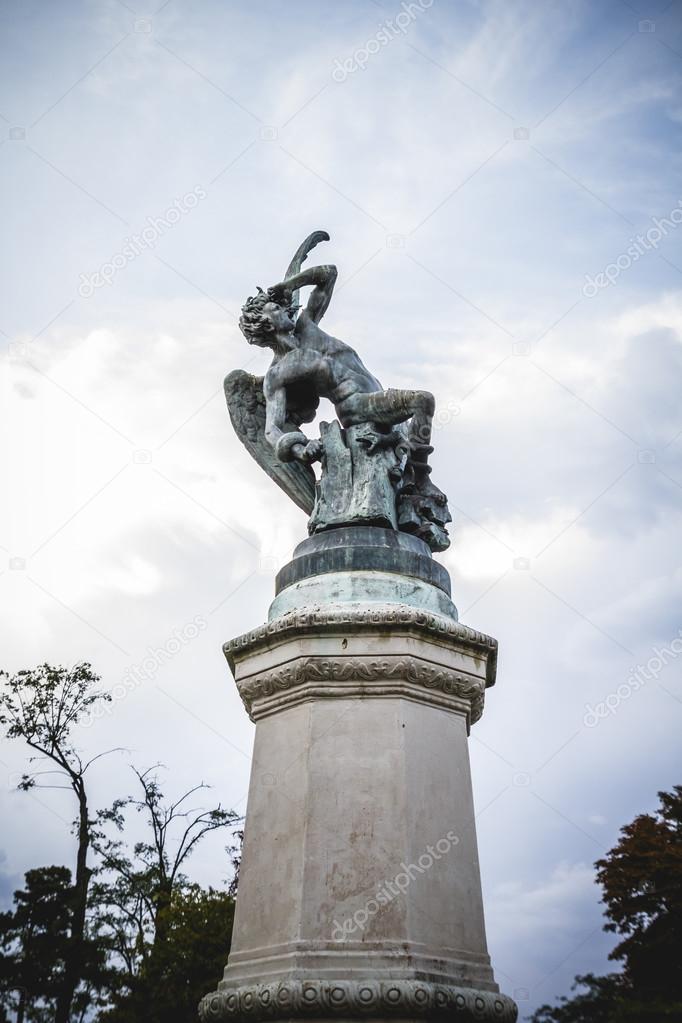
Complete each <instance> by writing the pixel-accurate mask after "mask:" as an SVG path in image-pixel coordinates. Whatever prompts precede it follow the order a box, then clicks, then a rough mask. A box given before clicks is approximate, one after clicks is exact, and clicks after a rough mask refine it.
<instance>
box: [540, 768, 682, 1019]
mask: <svg viewBox="0 0 682 1023" xmlns="http://www.w3.org/2000/svg"><path fill="white" fill-rule="evenodd" d="M658 796H659V799H660V806H659V807H658V809H657V810H656V811H655V812H654V813H653V814H640V815H639V816H638V817H636V818H635V819H634V821H632V823H631V824H627V825H625V827H623V828H621V832H620V838H619V840H618V842H617V844H616V845H615V846H614V847H613V849H610V850H609V852H608V853H607V854H606V856H605V857H604V858H603V859H601V860H597V862H596V864H595V866H596V868H597V880H598V881H599V883H600V884H601V886H602V892H603V894H602V901H603V903H604V904H605V906H606V909H605V916H606V918H607V923H606V924H605V925H604V930H606V931H611V932H614V933H617V934H620V935H622V936H623V940H622V941H620V942H619V944H618V945H616V947H615V948H614V949H613V951H612V952H611V954H610V957H609V958H610V959H613V960H617V961H620V962H621V963H622V966H623V969H622V973H618V974H607V975H606V976H604V977H595V976H593V975H592V974H588V975H587V976H585V977H576V984H575V985H574V990H575V989H576V988H581V987H582V988H586V991H584V992H581V993H578V994H576V995H575V996H574V997H572V998H561V999H560V1004H559V1005H557V1006H550V1005H543V1006H541V1008H539V1009H538V1010H537V1011H536V1012H535V1013H534V1014H533V1016H532V1017H531V1023H625V1021H631V1023H665V1021H670V1023H673V1021H675V1023H680V1021H682V961H681V957H680V950H681V949H682V786H680V785H676V786H675V787H674V788H673V791H672V792H659V793H658Z"/></svg>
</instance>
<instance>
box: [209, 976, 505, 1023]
mask: <svg viewBox="0 0 682 1023" xmlns="http://www.w3.org/2000/svg"><path fill="white" fill-rule="evenodd" d="M446 1015H447V1016H449V1017H451V1018H452V1019H455V1020H458V1021H461V1023H474V1021H475V1020H477V1021H479V1023H480V1021H496V1023H515V1021H516V1018H517V1015H518V1010H517V1007H516V1004H515V1003H514V1002H513V1001H512V999H511V998H508V997H507V996H506V995H502V994H496V993H495V992H492V991H480V990H478V989H476V988H467V987H456V986H454V985H450V984H432V983H428V982H425V981H412V980H387V981H376V980H354V981H350V980H339V981H335V980H325V981H321V980H286V981H281V982H279V983H277V982H275V983H272V984H255V985H253V986H249V987H240V988H233V989H229V988H227V989H225V990H222V991H215V992H213V993H212V994H210V995H206V996H205V997H204V998H202V1000H201V1002H200V1003H199V1016H200V1018H201V1020H202V1021H203V1023H219V1021H221V1020H231V1021H235V1023H237V1021H240V1020H253V1021H256V1020H266V1019H269V1020H272V1019H293V1018H297V1017H314V1018H318V1019H319V1018H334V1017H339V1016H340V1017H345V1018H348V1017H349V1016H361V1017H362V1016H365V1017H378V1018H383V1017H386V1016H390V1017H404V1018H409V1019H414V1018H415V1017H421V1018H429V1019H433V1018H434V1017H441V1016H442V1017H444V1016H446Z"/></svg>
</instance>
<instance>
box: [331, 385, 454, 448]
mask: <svg viewBox="0 0 682 1023" xmlns="http://www.w3.org/2000/svg"><path fill="white" fill-rule="evenodd" d="M434 409H435V400H434V397H433V395H432V394H430V393H429V392H428V391H408V390H402V389H398V388H394V387H391V388H389V389H388V390H387V391H372V392H370V393H369V394H353V395H351V396H350V397H349V398H346V399H345V401H343V402H341V403H340V405H339V407H338V409H337V411H338V415H339V418H340V420H341V422H342V424H343V425H344V426H356V425H357V424H358V423H378V424H379V425H381V426H396V425H397V424H398V423H405V422H407V420H408V419H409V420H411V422H410V427H409V435H410V440H411V442H412V440H414V443H415V444H428V443H429V442H430V440H431V424H432V422H433V413H434Z"/></svg>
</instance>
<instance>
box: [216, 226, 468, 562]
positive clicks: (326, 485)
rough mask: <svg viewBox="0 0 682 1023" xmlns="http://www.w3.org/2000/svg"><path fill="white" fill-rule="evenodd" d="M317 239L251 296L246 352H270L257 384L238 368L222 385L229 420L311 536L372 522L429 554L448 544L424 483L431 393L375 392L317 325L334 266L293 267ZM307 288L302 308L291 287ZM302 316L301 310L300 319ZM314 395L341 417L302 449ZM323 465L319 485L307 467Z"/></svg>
mask: <svg viewBox="0 0 682 1023" xmlns="http://www.w3.org/2000/svg"><path fill="white" fill-rule="evenodd" d="M321 241H329V235H328V234H327V233H326V232H325V231H315V232H313V233H312V234H311V235H309V236H308V238H306V240H305V241H304V242H303V243H302V245H301V246H300V247H299V248H298V250H297V252H296V254H295V255H294V258H293V260H292V261H291V263H290V264H289V267H288V269H287V272H286V274H285V276H284V279H283V280H282V281H280V282H279V283H278V284H275V285H272V286H271V287H269V288H268V289H267V290H266V291H263V290H262V289H260V288H259V289H258V293H257V294H256V296H255V297H252V298H249V299H247V301H246V303H245V304H244V306H243V308H242V315H241V318H240V321H239V325H240V328H241V330H242V333H243V334H244V336H245V337H246V339H247V341H248V342H249V344H255V345H258V346H259V347H263V348H270V349H271V350H272V352H273V360H272V363H271V365H270V367H269V369H268V371H267V373H266V374H265V377H264V378H263V377H255V376H252V375H251V374H249V373H246V372H244V371H243V370H236V371H234V372H232V373H230V374H229V375H228V377H227V378H226V380H225V394H226V398H227V404H228V408H229V411H230V416H231V419H232V423H233V425H234V428H235V431H236V432H237V434H238V436H239V438H240V439H241V440H242V442H243V443H244V444H245V445H246V447H247V449H248V450H249V452H250V453H251V455H252V456H253V457H254V458H255V459H256V461H257V462H258V463H259V465H261V467H262V468H264V469H265V471H266V472H267V473H268V475H270V476H271V477H272V479H273V480H274V481H275V482H276V483H277V484H278V485H279V486H280V487H281V488H282V489H283V490H284V491H285V492H286V493H287V494H288V495H289V497H291V498H292V500H293V501H295V502H296V504H298V505H299V507H300V508H302V509H303V510H304V511H305V512H306V513H307V514H309V515H310V516H311V517H310V521H309V527H308V528H309V532H311V533H317V532H322V531H323V530H325V529H330V528H333V527H335V526H341V525H353V524H358V525H360V524H361V525H380V526H384V527H389V528H392V529H398V530H401V531H404V532H408V533H412V534H414V535H416V536H418V537H419V538H420V539H423V540H425V541H426V543H427V544H428V545H429V547H430V548H431V550H434V551H442V550H445V549H446V548H447V547H448V546H449V542H450V541H449V538H448V535H447V531H446V528H445V527H446V525H447V523H448V522H450V521H451V517H450V513H449V511H448V508H447V500H446V497H445V495H444V494H443V493H442V492H441V491H440V490H439V489H438V488H437V487H436V486H435V485H434V484H433V483H432V481H431V479H430V473H431V466H430V465H429V462H428V456H429V455H430V454H431V452H432V451H433V448H432V447H431V429H432V421H433V414H434V398H433V395H432V394H430V393H429V392H428V391H420V390H397V389H389V390H383V389H382V386H381V384H380V383H379V381H378V380H377V379H376V377H374V376H373V375H372V374H371V373H370V372H369V370H367V368H366V367H365V366H364V364H363V363H362V361H361V359H360V357H359V356H358V354H357V352H355V351H354V349H353V348H351V347H350V346H349V345H347V344H345V343H344V342H343V341H340V340H338V339H337V338H335V337H332V336H331V335H330V334H327V333H326V332H325V331H323V330H322V329H321V328H320V327H319V322H320V320H321V319H322V317H323V316H324V314H325V312H326V311H327V308H328V307H329V303H330V301H331V297H332V292H333V289H334V284H335V282H336V276H337V271H336V267H334V266H331V265H324V266H314V267H310V268H309V269H307V270H301V267H302V264H303V262H304V261H305V260H306V258H307V256H308V253H309V252H310V251H311V250H312V249H313V248H314V247H315V246H316V245H317V244H318V243H319V242H321ZM303 287H312V288H313V290H312V293H311V295H310V298H309V299H308V303H307V305H306V307H305V309H302V310H300V307H299V305H298V295H299V290H300V289H301V288H303ZM299 310H300V311H299ZM320 398H328V399H329V400H330V401H331V402H332V404H333V405H334V408H335V411H336V415H337V417H338V420H336V421H334V422H333V423H331V424H329V423H322V424H321V436H320V439H319V440H309V439H308V438H307V437H306V435H305V434H304V433H303V432H302V431H301V429H300V427H301V425H302V424H303V423H309V422H312V420H313V419H314V418H315V414H316V412H317V408H318V405H319V402H320ZM317 461H320V462H321V466H322V472H321V477H320V479H319V481H317V480H316V478H315V474H314V472H313V469H312V463H314V462H317Z"/></svg>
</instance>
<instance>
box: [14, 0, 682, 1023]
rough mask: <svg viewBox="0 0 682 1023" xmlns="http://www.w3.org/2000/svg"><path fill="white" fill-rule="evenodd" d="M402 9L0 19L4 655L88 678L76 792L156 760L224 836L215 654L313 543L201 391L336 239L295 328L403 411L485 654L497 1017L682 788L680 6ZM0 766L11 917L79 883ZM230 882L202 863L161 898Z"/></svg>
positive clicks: (35, 807)
mask: <svg viewBox="0 0 682 1023" xmlns="http://www.w3.org/2000/svg"><path fill="white" fill-rule="evenodd" d="M401 10H403V9H402V8H401V7H400V6H399V5H398V4H395V3H392V2H390V0H386V2H384V0H381V2H379V0H374V2H370V0H354V2H350V3H343V4H332V3H331V2H328V3H319V2H310V3H307V2H302V0H289V2H287V3H284V2H283V0H279V2H274V0H255V2H253V3H249V4H244V3H228V2H217V0H216V2H210V0H195V2H194V3H189V2H188V0H167V2H166V3H163V4H161V5H160V7H158V9H156V10H154V9H151V8H149V7H146V6H143V0H132V2H131V3H128V2H124V0H110V2H107V0H91V2H87V0H83V2H80V3H78V2H73V3H70V2H66V0H57V2H54V3H47V2H42V3H41V2H32V0H23V2H4V3H3V4H2V7H1V8H0V19H1V22H0V24H1V30H2V31H1V33H0V34H1V37H2V40H3V43H2V49H3V53H2V60H1V61H0V80H1V83H2V100H1V102H0V135H1V136H2V139H1V141H0V176H1V180H0V203H1V204H2V225H3V237H4V240H5V242H6V243H7V244H6V245H5V247H4V253H3V257H2V258H3V265H2V281H3V285H4V297H3V301H2V304H1V306H0V331H1V340H2V342H3V345H4V348H5V354H4V356H3V360H2V365H1V367H0V373H1V374H2V379H3V397H4V400H3V405H2V415H3V417H4V426H5V433H4V436H5V444H4V445H3V453H2V459H3V462H2V478H3V481H4V482H5V485H6V491H5V493H6V497H5V500H4V502H3V507H2V527H1V531H0V544H1V545H2V551H1V552H0V590H1V591H2V599H3V640H2V666H4V667H5V668H6V669H8V670H16V669H18V668H23V667H28V666H31V665H33V664H36V663H38V662H40V661H43V660H49V661H51V662H57V663H59V662H61V663H65V664H72V663H74V662H76V661H78V660H82V659H87V660H90V661H91V662H92V663H93V665H94V666H95V667H96V669H97V670H98V671H99V672H100V673H101V674H102V676H103V679H104V684H105V685H106V687H107V688H108V689H110V690H113V691H114V692H115V694H118V697H119V698H117V699H115V700H114V702H113V704H112V705H111V708H110V711H111V712H110V713H109V714H107V715H106V716H105V717H103V718H102V719H101V720H98V721H96V722H95V723H94V724H93V725H92V727H91V728H89V729H84V730H82V731H81V734H80V737H79V741H80V743H81V745H82V747H83V748H84V749H86V750H88V751H90V752H93V753H94V752H97V751H100V750H102V749H105V748H108V747H111V746H124V747H127V748H128V749H129V750H130V753H124V754H119V755H114V756H113V757H112V758H109V759H107V760H105V761H103V762H100V763H99V764H98V765H97V767H96V769H94V770H93V773H92V778H91V793H92V794H91V799H92V802H93V804H95V805H104V804H105V803H106V802H107V801H108V800H110V799H112V798H113V797H114V796H116V795H119V794H121V793H122V792H126V791H129V790H130V777H129V775H130V772H129V767H128V764H129V763H130V762H134V763H136V764H137V765H138V766H139V767H146V766H149V765H150V764H154V763H156V762H161V763H163V764H165V765H166V766H167V768H168V771H167V774H166V776H165V781H166V785H167V788H168V790H169V791H170V792H172V793H178V792H181V791H183V790H184V788H186V787H189V786H190V785H191V784H194V783H196V782H197V781H199V780H202V779H203V780H205V781H206V782H208V783H210V784H212V785H213V786H214V788H215V792H214V796H215V799H220V800H221V801H222V802H223V804H224V805H227V806H230V807H234V808H235V809H237V810H238V811H240V812H242V813H243V811H244V808H245V795H246V789H247V783H248V776H249V763H250V751H251V744H252V739H253V729H252V726H251V725H250V724H249V722H248V719H247V717H246V713H245V711H244V710H243V708H242V706H241V703H240V701H239V698H238V696H237V693H236V690H235V687H234V684H233V682H232V679H231V676H230V674H229V670H228V668H227V666H226V664H225V662H224V659H223V656H222V653H221V644H222V642H223V641H224V640H226V639H228V638H231V637H233V636H236V635H237V634H239V633H240V632H243V631H245V630H247V629H249V628H251V627H254V626H256V625H258V624H259V623H260V622H262V621H263V620H264V618H265V615H266V612H267V607H268V604H269V602H270V600H271V598H272V595H273V581H274V574H275V571H276V569H277V567H279V566H280V565H281V564H283V563H284V562H285V561H286V560H288V557H289V555H290V553H291V549H292V548H293V546H294V545H295V543H296V542H297V541H299V540H300V539H302V537H303V536H304V535H305V518H304V516H303V514H302V513H301V512H299V511H298V510H297V509H296V508H295V507H294V505H293V504H291V502H289V501H288V499H287V498H286V497H285V495H284V494H282V493H281V492H280V491H279V490H277V488H276V487H275V486H274V485H273V484H272V483H271V482H270V481H269V480H268V479H267V478H266V477H265V475H264V474H263V473H262V472H261V470H259V469H258V467H257V466H256V464H255V463H253V462H252V461H251V459H250V458H249V456H248V455H247V453H246V452H245V450H244V449H243V448H241V447H240V445H239V442H238V441H237V440H236V438H235V437H234V435H233V433H232V430H231V427H230V424H229V420H228V416H227V412H226V409H225V405H224V399H223V397H222V379H223V377H224V375H225V374H226V372H228V371H229V370H231V369H234V368H235V367H239V366H248V367H249V369H251V371H257V372H262V371H263V370H264V369H265V368H266V366H267V363H268V359H267V354H266V353H263V352H260V351H257V350H254V349H250V348H249V347H248V346H247V344H246V342H245V341H244V339H243V337H242V335H241V334H240V332H239V330H238V328H237V316H238V312H239V307H240V305H241V303H242V302H243V301H244V299H245V298H246V296H247V295H249V294H251V293H252V292H253V291H254V290H255V286H256V285H257V284H260V285H263V286H267V285H268V284H270V283H272V282H274V281H275V280H277V279H278V278H279V277H280V276H281V274H282V273H283V271H284V269H285V267H286V265H287V263H288V261H289V259H290V257H291V255H292V254H293V251H294V250H295V248H296V247H297V245H298V244H299V242H300V241H301V240H302V239H303V237H304V236H305V235H307V234H308V233H309V232H310V231H312V230H314V229H318V228H323V229H326V230H327V231H329V233H330V234H331V236H332V240H331V243H329V244H327V245H325V246H324V247H320V248H318V249H317V250H316V252H315V257H317V256H318V255H319V258H320V259H321V260H324V261H325V262H334V263H336V264H337V265H338V267H339V272H340V279H339V285H338V286H337V291H336V294H335V297H334V300H333V303H332V306H331V308H330V310H329V312H328V314H327V317H326V319H325V326H326V329H327V330H329V331H330V332H332V333H333V334H335V335H337V336H339V337H341V338H343V339H344V340H346V341H348V342H350V343H351V344H353V345H354V346H355V347H356V348H357V349H358V350H359V352H360V353H361V355H362V356H363V358H364V359H365V361H366V363H367V365H368V366H369V367H370V369H371V370H372V372H374V373H375V374H376V375H377V376H378V377H379V378H380V379H381V381H382V382H383V383H384V385H386V386H410V387H421V388H428V389H430V390H432V391H433V392H434V393H435V395H436V397H437V402H438V407H439V415H438V420H437V422H438V429H437V432H436V441H435V443H436V451H435V454H434V456H433V462H434V466H435V468H434V480H435V481H436V482H437V483H438V484H439V485H440V486H441V487H442V488H443V489H444V490H445V491H446V492H447V493H448V495H449V497H450V504H451V508H452V511H453V516H454V520H455V521H454V524H453V544H452V547H451V548H450V550H449V551H448V552H447V553H446V554H444V555H441V556H439V560H441V561H442V562H443V563H444V564H445V565H446V566H447V568H448V569H449V571H450V573H451V575H452V579H453V594H454V599H455V602H456V603H457V605H458V607H459V608H460V616H461V618H462V620H463V621H464V622H466V623H467V624H468V625H472V626H474V627H475V628H477V629H481V630H483V631H486V632H489V633H491V634H492V635H494V636H496V637H497V638H498V640H499V643H500V666H499V673H498V683H497V686H496V687H495V688H494V689H493V690H491V691H490V692H489V694H488V699H487V705H486V713H485V715H484V717H483V719H482V721H481V722H480V723H479V724H478V725H477V726H476V727H475V728H474V730H473V735H472V738H471V757H472V768H473V777H474V788H475V798H476V806H477V812H478V837H479V846H480V855H481V865H482V873H483V884H484V897H485V905H486V914H487V925H488V937H489V944H490V949H491V954H492V957H493V965H494V967H495V970H496V975H497V978H498V981H499V983H500V985H501V987H502V988H503V990H505V991H506V992H507V993H509V994H511V995H513V996H515V997H516V998H517V1000H518V1001H519V1005H520V1008H521V1010H522V1016H523V1015H524V1014H525V1013H527V1012H528V1011H530V1010H531V1009H532V1008H533V1007H534V1006H535V1005H537V1004H538V1003H539V1002H541V1001H544V1000H547V999H551V998H553V997H555V996H556V995H558V994H560V993H563V992H566V991H567V990H568V988H569V986H570V981H571V978H572V977H573V975H574V974H576V973H579V972H586V971H588V970H591V971H596V972H599V971H605V970H607V969H608V968H609V964H608V961H607V955H608V951H609V949H610V948H611V947H612V944H613V941H612V939H611V938H610V937H608V936H606V935H603V934H602V932H601V924H602V916H601V908H600V905H599V890H598V889H597V888H596V887H595V885H594V882H593V877H594V871H593V867H592V864H593V862H594V860H595V859H596V858H597V857H599V856H600V855H602V854H603V853H604V852H605V851H606V850H607V849H608V848H609V847H610V846H611V845H612V844H613V842H614V841H615V839H616V837H617V833H618V829H619V827H620V826H621V825H622V824H624V823H626V822H627V821H628V820H629V819H631V818H632V817H633V816H634V815H635V814H636V813H638V812H642V811H645V810H648V809H652V808H653V807H654V805H655V804H656V801H657V800H656V792H657V791H658V790H659V789H666V788H670V786H672V785H673V784H675V783H676V782H680V780H681V779H680V773H679V767H680V763H679V735H680V727H681V724H682V685H681V684H680V664H679V660H678V662H676V661H675V655H674V652H673V655H668V654H666V653H665V652H664V653H663V654H662V655H661V654H660V653H657V652H656V649H657V648H658V649H659V650H660V648H662V647H664V646H666V645H669V644H670V643H671V642H672V641H673V640H675V639H676V638H678V639H679V636H680V635H681V633H680V629H681V628H682V615H681V614H680V598H681V596H682V570H681V567H680V497H681V491H682V410H681V407H680V393H681V385H682V347H681V341H682V276H681V275H682V251H681V246H680V240H681V239H682V225H681V224H680V223H679V221H680V219H682V213H680V212H679V211H681V210H682V206H681V204H680V203H681V200H682V190H681V189H680V170H681V168H682V160H681V158H680V129H681V127H682V92H681V90H680V85H681V80H682V19H681V18H680V4H679V0H678V2H673V3H669V2H668V0H656V2H648V0H633V2H632V3H631V2H630V0H613V2H609V0H604V2H602V3H599V4H591V3H588V2H584V3H583V2H573V0H568V2H566V0H562V2H548V3H542V4H539V3H532V2H523V0H511V2H510V0H499V2H495V0H491V2H480V3H469V2H452V0H433V2H432V3H431V4H430V5H429V4H428V3H427V2H426V0H422V3H421V4H418V3H414V4H413V5H412V7H411V16H409V17H406V16H405V12H404V11H403V16H402V17H401V18H400V24H399V25H398V23H397V22H396V16H397V15H398V14H399V13H400V12H401ZM171 210H174V211H175V212H171ZM676 211H677V212H676ZM159 218H162V219H161V220H160V219H159ZM654 218H658V221H657V222H656V221H655V220H654ZM143 232H144V234H143ZM638 236H639V240H638ZM136 237H137V238H138V239H139V238H142V239H143V241H142V243H140V242H139V241H137V242H136V241H135V238H136ZM131 240H132V241H131ZM131 252H132V256H131ZM605 274H606V275H607V276H604V275H605ZM600 275H601V276H600ZM105 278H106V281H105ZM328 412H329V410H328V409H326V410H325V415H328ZM197 623H198V624H197ZM178 635H180V636H181V637H182V640H183V641H182V642H180V641H178V638H177V637H178ZM191 636H193V637H194V638H191ZM676 645H677V647H678V648H679V646H680V644H679V643H678V644H676ZM178 647H179V648H180V649H179V650H178ZM149 648H152V651H151V652H150V649H149ZM168 650H171V651H175V653H174V654H173V655H172V656H169V654H168ZM153 651H156V653H154V652H153ZM652 659H653V660H652ZM658 659H660V662H664V661H665V662H666V663H660V662H659V660H658ZM647 663H648V664H649V666H648V668H647V667H646V666H647ZM141 666H142V667H143V668H144V672H145V675H146V677H142V681H141V682H140V683H139V684H134V685H132V684H126V680H129V679H130V678H132V677H133V674H131V672H132V670H133V669H136V670H137V671H138V674H137V677H138V678H140V677H141V675H140V673H139V669H140V667H141ZM640 666H644V667H645V670H646V674H645V673H642V672H641V671H639V673H638V675H637V676H636V677H637V678H639V680H640V681H639V682H637V681H636V677H635V675H633V672H636V671H638V669H639V668H640ZM115 687H118V688H115ZM124 689H125V691H126V695H125V696H123V697H122V696H121V693H122V692H123V691H124ZM128 690H130V691H128ZM1 757H2V763H1V764H0V767H1V768H2V771H3V772H4V778H5V783H4V784H3V785H2V791H1V792H0V802H1V804H2V806H1V809H2V814H3V819H4V820H8V821H9V827H7V828H3V832H2V839H1V847H2V857H3V858H2V861H1V862H0V870H1V871H2V889H3V892H4V898H5V901H7V899H9V898H10V897H11V891H12V889H13V888H14V887H16V886H17V885H18V884H19V883H20V881H21V876H22V874H23V872H24V871H25V870H26V869H28V868H30V867H34V866H39V865H45V864H49V863H53V862H54V863H60V862H66V863H68V864H71V862H72V859H73V845H72V840H71V838H70V836H69V834H68V829H67V826H66V824H65V821H68V820H70V818H71V816H72V815H73V813H74V808H73V806H72V804H71V802H70V801H69V799H68V797H67V796H66V795H65V794H61V793H54V792H44V793H36V794H35V798H34V797H32V796H29V795H25V794H22V793H17V792H16V791H15V790H14V786H15V784H16V778H17V772H21V771H22V770H23V769H25V766H26V756H25V749H24V748H23V747H22V746H21V745H20V744H19V743H14V744H11V745H8V744H5V746H4V748H3V751H2V754H1ZM226 873H227V867H226V860H225V856H224V853H223V850H222V842H221V841H220V840H218V841H216V842H214V843H213V844H212V845H211V844H209V843H208V842H207V843H206V845H205V847H204V848H203V849H202V850H201V851H200V852H199V853H198V854H197V856H196V858H195V860H194V861H193V875H194V876H195V877H196V879H197V880H200V881H202V882H205V883H209V882H212V883H219V882H220V880H221V878H222V877H224V876H225V875H226Z"/></svg>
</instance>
